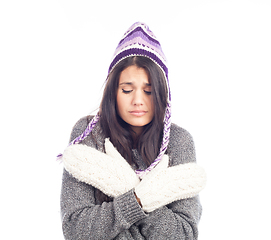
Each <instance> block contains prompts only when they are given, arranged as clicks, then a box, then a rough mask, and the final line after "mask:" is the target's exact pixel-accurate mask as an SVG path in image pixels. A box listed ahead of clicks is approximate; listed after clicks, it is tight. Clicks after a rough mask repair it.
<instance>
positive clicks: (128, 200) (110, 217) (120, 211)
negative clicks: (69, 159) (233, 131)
mask: <svg viewBox="0 0 271 240" xmlns="http://www.w3.org/2000/svg"><path fill="white" fill-rule="evenodd" d="M90 119H91V117H90V116H88V117H84V118H82V119H80V120H79V121H78V122H77V123H76V125H75V126H74V128H73V130H72V133H71V138H70V140H73V139H74V138H76V137H77V136H79V135H80V134H81V133H82V132H83V131H84V130H85V128H86V127H87V124H88V123H89V121H90ZM104 139H105V137H104V136H103V133H102V131H101V129H100V126H99V123H98V124H97V125H96V126H95V128H94V129H93V131H92V132H91V134H90V135H89V136H88V137H87V138H86V139H85V140H84V141H83V142H82V143H81V144H85V145H88V146H91V147H95V148H96V149H98V150H100V151H104ZM167 154H168V156H169V165H170V166H174V165H178V164H183V163H188V162H196V158H195V149H194V143H193V139H192V137H191V135H190V134H189V133H188V132H187V131H186V130H184V129H183V128H180V127H178V126H177V125H175V124H172V126H171V133H170V141H169V145H168V149H167ZM134 160H135V161H136V162H137V164H138V165H139V167H140V168H141V169H146V167H147V166H146V165H145V164H144V163H143V162H142V161H141V158H140V156H139V155H138V154H137V152H136V151H134ZM61 216H62V227H63V234H64V236H65V239H69V240H79V239H82V240H88V239H96V240H102V239H105V240H108V239H117V240H120V239H122V240H124V239H125V240H129V239H137V240H141V239H154V240H159V239H164V240H168V239H186V240H188V239H189V240H192V239H197V238H198V228H197V225H198V222H199V220H200V216H201V205H200V202H199V198H198V197H193V198H188V199H184V200H179V201H175V202H173V203H171V204H168V205H167V206H164V207H161V208H158V209H157V210H154V211H153V212H151V213H145V212H144V211H143V210H142V209H141V207H140V206H139V204H138V203H137V200H136V198H135V195H134V192H133V190H131V191H128V192H127V193H125V194H123V195H121V196H119V197H116V198H114V199H113V201H112V202H104V203H100V202H99V201H98V200H97V199H96V198H95V188H94V187H93V186H91V185H88V184H86V183H84V182H80V181H78V180H77V179H76V178H74V177H73V176H72V175H71V174H69V173H68V172H67V171H66V170H65V169H64V171H63V181H62V190H61Z"/></svg>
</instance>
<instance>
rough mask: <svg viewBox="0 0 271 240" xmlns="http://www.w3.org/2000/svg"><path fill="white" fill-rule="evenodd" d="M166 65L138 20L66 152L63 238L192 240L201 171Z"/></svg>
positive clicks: (198, 213)
mask: <svg viewBox="0 0 271 240" xmlns="http://www.w3.org/2000/svg"><path fill="white" fill-rule="evenodd" d="M170 101H171V95H170V88H169V84H168V70H167V66H166V60H165V57H164V54H163V52H162V49H161V46H160V43H159V42H158V41H157V39H156V38H155V36H154V34H153V33H152V32H151V31H150V29H149V28H148V27H147V26H146V25H145V24H143V23H135V24H134V25H133V26H132V27H131V28H129V29H128V31H127V32H126V33H125V35H124V37H123V38H122V39H121V41H120V43H119V45H118V47H117V49H116V52H115V54H114V58H113V61H112V63H111V65H110V67H109V74H108V78H107V82H106V86H105V90H104V94H103V99H102V102H101V105H100V110H99V113H98V114H97V115H96V116H94V117H92V116H87V117H84V118H82V119H80V120H79V121H78V122H77V124H76V125H75V126H74V128H73V130H72V133H71V138H70V142H71V143H70V145H69V146H68V147H67V149H66V150H65V151H64V153H63V155H62V160H63V163H64V173H63V184H62V192H61V214H62V225H63V234H64V236H65V239H73V240H74V239H84V240H86V239H156V240H157V239H197V237H198V230H197V224H198V222H199V219H200V216H201V205H200V203H199V199H198V196H197V195H198V193H199V191H200V190H202V189H203V187H204V185H205V173H204V171H203V170H202V168H200V167H199V166H197V164H196V163H195V162H196V159H195V149H194V143H193V140H192V137H191V136H190V134H189V133H188V132H187V131H186V130H184V129H182V128H180V127H178V126H177V125H175V124H171V102H170Z"/></svg>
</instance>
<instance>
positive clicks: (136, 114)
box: [129, 110, 147, 117]
mask: <svg viewBox="0 0 271 240" xmlns="http://www.w3.org/2000/svg"><path fill="white" fill-rule="evenodd" d="M129 113H130V114H132V115H133V116H136V117H142V116H144V115H145V114H146V113H147V111H143V110H135V111H129Z"/></svg>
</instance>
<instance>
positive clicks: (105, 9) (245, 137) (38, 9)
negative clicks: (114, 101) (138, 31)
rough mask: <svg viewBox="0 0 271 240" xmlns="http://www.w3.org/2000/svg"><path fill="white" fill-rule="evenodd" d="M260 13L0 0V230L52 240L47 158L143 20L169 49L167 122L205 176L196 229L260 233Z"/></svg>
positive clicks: (198, 6) (210, 239)
mask: <svg viewBox="0 0 271 240" xmlns="http://www.w3.org/2000/svg"><path fill="white" fill-rule="evenodd" d="M270 13H271V3H270V1H268V0H266V1H264V0H246V1H241V0H235V1H234V0H232V1H226V0H221V1H219V0H217V1H214V0H213V1H212V0H209V1H207V0H201V1H200V0H186V1H170V0H168V1H161V2H160V3H159V1H157V0H154V1H148V0H144V1H141V0H137V1H117V0H114V1H87V0H84V1H83V0H78V1H70V0H54V1H53V0H47V1H34V0H33V1H30V0H26V1H12V0H10V1H8V0H4V1H1V3H0V80H1V88H0V91H1V94H0V98H1V99H0V100H1V124H0V126H1V129H0V132H1V140H0V141H1V145H0V146H1V174H0V178H1V179H0V180H1V198H0V199H1V200H0V201H1V219H2V220H3V221H2V225H1V232H0V235H1V236H0V238H3V236H5V237H4V238H3V239H46V240H47V239H63V238H62V231H61V220H60V213H59V195H60V187H61V177H62V176H61V175H62V165H60V164H59V163H57V162H56V161H55V156H56V155H57V154H58V153H60V152H62V151H63V150H64V148H65V147H66V145H67V144H68V139H69V134H70V131H71V129H72V127H73V125H74V124H75V122H76V121H77V120H78V119H79V118H81V117H83V116H85V115H87V114H89V113H91V111H93V110H95V109H96V108H97V107H98V105H99V101H100V99H101V95H102V87H103V82H104V80H105V78H106V75H107V69H108V66H109V64H110V60H111V57H112V55H113V52H114V50H115V48H116V46H117V44H118V42H119V40H120V38H121V36H122V35H123V33H124V32H125V31H126V30H127V29H128V27H130V26H131V25H132V24H133V23H134V22H136V21H143V22H145V23H147V24H148V25H149V27H150V29H151V30H152V31H153V32H154V33H155V35H156V36H157V38H158V39H159V40H160V42H161V44H162V47H163V50H164V53H165V55H166V56H167V59H168V63H169V78H170V84H171V89H172V97H173V121H174V122H175V123H177V124H178V125H180V126H182V127H184V128H186V129H187V130H188V131H189V132H190V133H191V134H192V136H193V137H194V141H195V144H196V151H197V159H198V163H199V164H200V165H202V166H203V167H204V168H205V169H206V172H207V174H208V183H207V187H206V188H205V190H204V191H203V192H202V194H201V202H202V205H203V215H202V219H201V222H200V225H199V228H200V237H199V239H200V240H218V239H219V240H224V239H225V240H228V239H271V237H270V223H271V222H270V214H271V208H270V202H271V194H270V183H271V177H270V175H271V174H270V170H271V169H270V160H271V154H270V142H271V141H270V136H271V128H270V122H271V117H270V103H271V97H270V80H271V70H270V67H271V47H270V46H271V44H270V43H271V14H270Z"/></svg>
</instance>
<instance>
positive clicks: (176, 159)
mask: <svg viewBox="0 0 271 240" xmlns="http://www.w3.org/2000/svg"><path fill="white" fill-rule="evenodd" d="M170 138H171V140H170V143H169V146H168V155H169V158H170V165H171V166H173V165H178V164H184V163H188V162H196V157H195V147H194V142H193V139H192V136H191V135H190V134H189V133H188V132H187V131H186V130H184V129H182V128H180V127H178V126H176V125H173V126H172V128H171V136H170ZM201 212H202V207H201V204H200V201H199V196H196V197H193V198H188V199H183V200H179V201H175V202H173V203H171V204H168V205H167V206H164V207H161V208H159V209H157V210H155V211H153V212H151V213H150V214H149V215H148V217H147V218H144V219H142V220H140V221H139V222H137V223H136V224H137V226H138V227H139V228H140V229H141V233H142V235H143V236H145V237H146V239H156V240H159V239H161V240H162V239H186V240H196V239H198V223H199V220H200V217H201Z"/></svg>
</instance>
